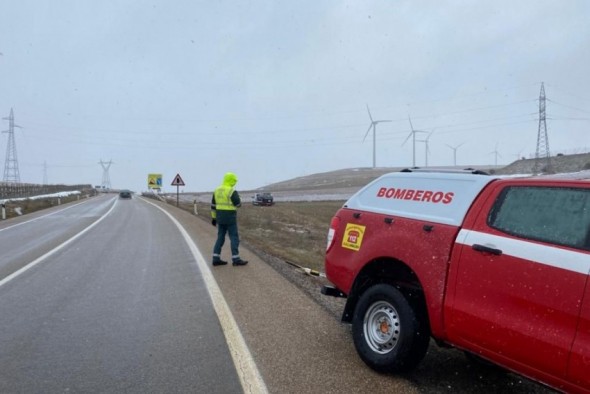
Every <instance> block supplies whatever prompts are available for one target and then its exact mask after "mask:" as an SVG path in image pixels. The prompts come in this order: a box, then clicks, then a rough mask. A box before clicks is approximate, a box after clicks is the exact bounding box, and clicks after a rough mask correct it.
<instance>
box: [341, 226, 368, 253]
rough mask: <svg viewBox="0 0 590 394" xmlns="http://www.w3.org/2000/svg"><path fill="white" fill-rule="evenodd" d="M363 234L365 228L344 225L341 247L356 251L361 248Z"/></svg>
mask: <svg viewBox="0 0 590 394" xmlns="http://www.w3.org/2000/svg"><path fill="white" fill-rule="evenodd" d="M364 234H365V226H361V225H359V224H354V223H348V224H346V229H345V230H344V237H343V238H342V247H343V248H346V249H351V250H356V251H358V250H359V249H360V248H361V244H362V243H363V235H364Z"/></svg>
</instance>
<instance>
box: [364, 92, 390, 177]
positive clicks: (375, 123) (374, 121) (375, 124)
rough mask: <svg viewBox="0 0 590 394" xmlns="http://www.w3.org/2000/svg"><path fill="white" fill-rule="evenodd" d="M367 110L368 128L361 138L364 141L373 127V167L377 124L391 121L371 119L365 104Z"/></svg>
mask: <svg viewBox="0 0 590 394" xmlns="http://www.w3.org/2000/svg"><path fill="white" fill-rule="evenodd" d="M367 112H368V113H369V119H371V124H370V125H369V128H368V129H367V132H366V133H365V137H364V138H363V142H365V140H366V139H367V135H369V131H371V128H372V129H373V168H375V167H376V165H377V159H376V157H375V155H376V153H375V152H376V150H377V137H376V128H377V124H379V123H383V122H391V120H373V117H372V116H371V111H370V110H369V105H368V104H367Z"/></svg>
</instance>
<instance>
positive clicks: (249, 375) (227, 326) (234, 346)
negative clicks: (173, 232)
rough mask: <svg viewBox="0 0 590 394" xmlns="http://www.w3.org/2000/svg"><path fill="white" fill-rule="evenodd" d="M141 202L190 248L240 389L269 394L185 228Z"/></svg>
mask: <svg viewBox="0 0 590 394" xmlns="http://www.w3.org/2000/svg"><path fill="white" fill-rule="evenodd" d="M141 200H142V201H145V202H147V203H148V204H151V205H153V206H154V207H156V208H158V209H159V210H161V211H162V212H164V213H165V214H166V215H167V216H168V217H169V218H170V220H172V222H173V223H174V224H175V225H176V227H177V228H178V230H179V231H180V233H181V234H182V236H183V237H184V240H185V242H186V243H187V245H188V246H189V248H190V250H191V252H192V254H193V257H194V258H195V261H196V263H197V267H198V268H199V270H200V271H201V274H202V275H203V280H204V282H205V285H206V286H207V291H208V292H209V295H210V296H211V301H212V303H213V308H214V309H215V312H216V313H217V317H218V318H219V323H220V324H221V328H222V330H223V334H224V335H225V340H226V342H227V346H228V348H229V351H230V354H231V356H232V359H233V361H234V365H235V367H236V371H237V373H238V376H239V377H240V383H241V384H242V389H243V390H244V392H245V393H260V394H263V393H268V389H267V388H266V384H265V383H264V380H263V379H262V376H261V375H260V372H259V371H258V367H257V366H256V363H255V362H254V358H253V357H252V354H251V353H250V350H249V349H248V345H246V341H245V340H244V337H243V336H242V333H241V331H240V329H239V328H238V325H237V323H236V320H235V319H234V316H233V315H232V313H231V311H230V309H229V306H228V305H227V302H226V301H225V298H224V297H223V294H222V293H221V289H220V288H219V285H217V282H216V281H215V278H214V277H213V274H212V273H211V270H210V269H209V265H208V264H207V262H206V261H205V258H204V257H203V255H202V254H201V252H200V251H199V249H198V248H197V245H195V243H194V242H193V240H192V239H191V237H190V235H189V234H188V233H187V232H186V230H185V229H184V227H182V225H181V224H180V223H179V222H178V220H176V219H175V218H174V217H173V216H172V215H171V214H170V213H168V212H167V211H166V210H164V209H162V208H160V207H159V206H157V205H156V204H154V203H152V202H150V201H147V200H145V199H143V198H142V199H141Z"/></svg>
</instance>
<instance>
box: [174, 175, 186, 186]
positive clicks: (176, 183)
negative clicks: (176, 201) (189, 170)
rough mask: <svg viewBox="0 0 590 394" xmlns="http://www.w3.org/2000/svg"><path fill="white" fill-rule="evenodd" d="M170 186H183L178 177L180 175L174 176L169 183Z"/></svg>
mask: <svg viewBox="0 0 590 394" xmlns="http://www.w3.org/2000/svg"><path fill="white" fill-rule="evenodd" d="M171 185H172V186H184V181H183V180H182V178H181V177H180V174H176V176H175V177H174V180H173V181H172V183H171Z"/></svg>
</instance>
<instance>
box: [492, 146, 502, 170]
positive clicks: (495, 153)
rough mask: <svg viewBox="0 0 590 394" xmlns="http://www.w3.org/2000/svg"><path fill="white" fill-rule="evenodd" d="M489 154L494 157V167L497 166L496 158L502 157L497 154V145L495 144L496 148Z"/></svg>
mask: <svg viewBox="0 0 590 394" xmlns="http://www.w3.org/2000/svg"><path fill="white" fill-rule="evenodd" d="M491 154H493V155H494V165H495V166H496V167H497V166H498V156H500V157H502V155H501V154H500V152H498V143H496V148H495V149H494V150H493V151H491V152H490V155H491Z"/></svg>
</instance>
